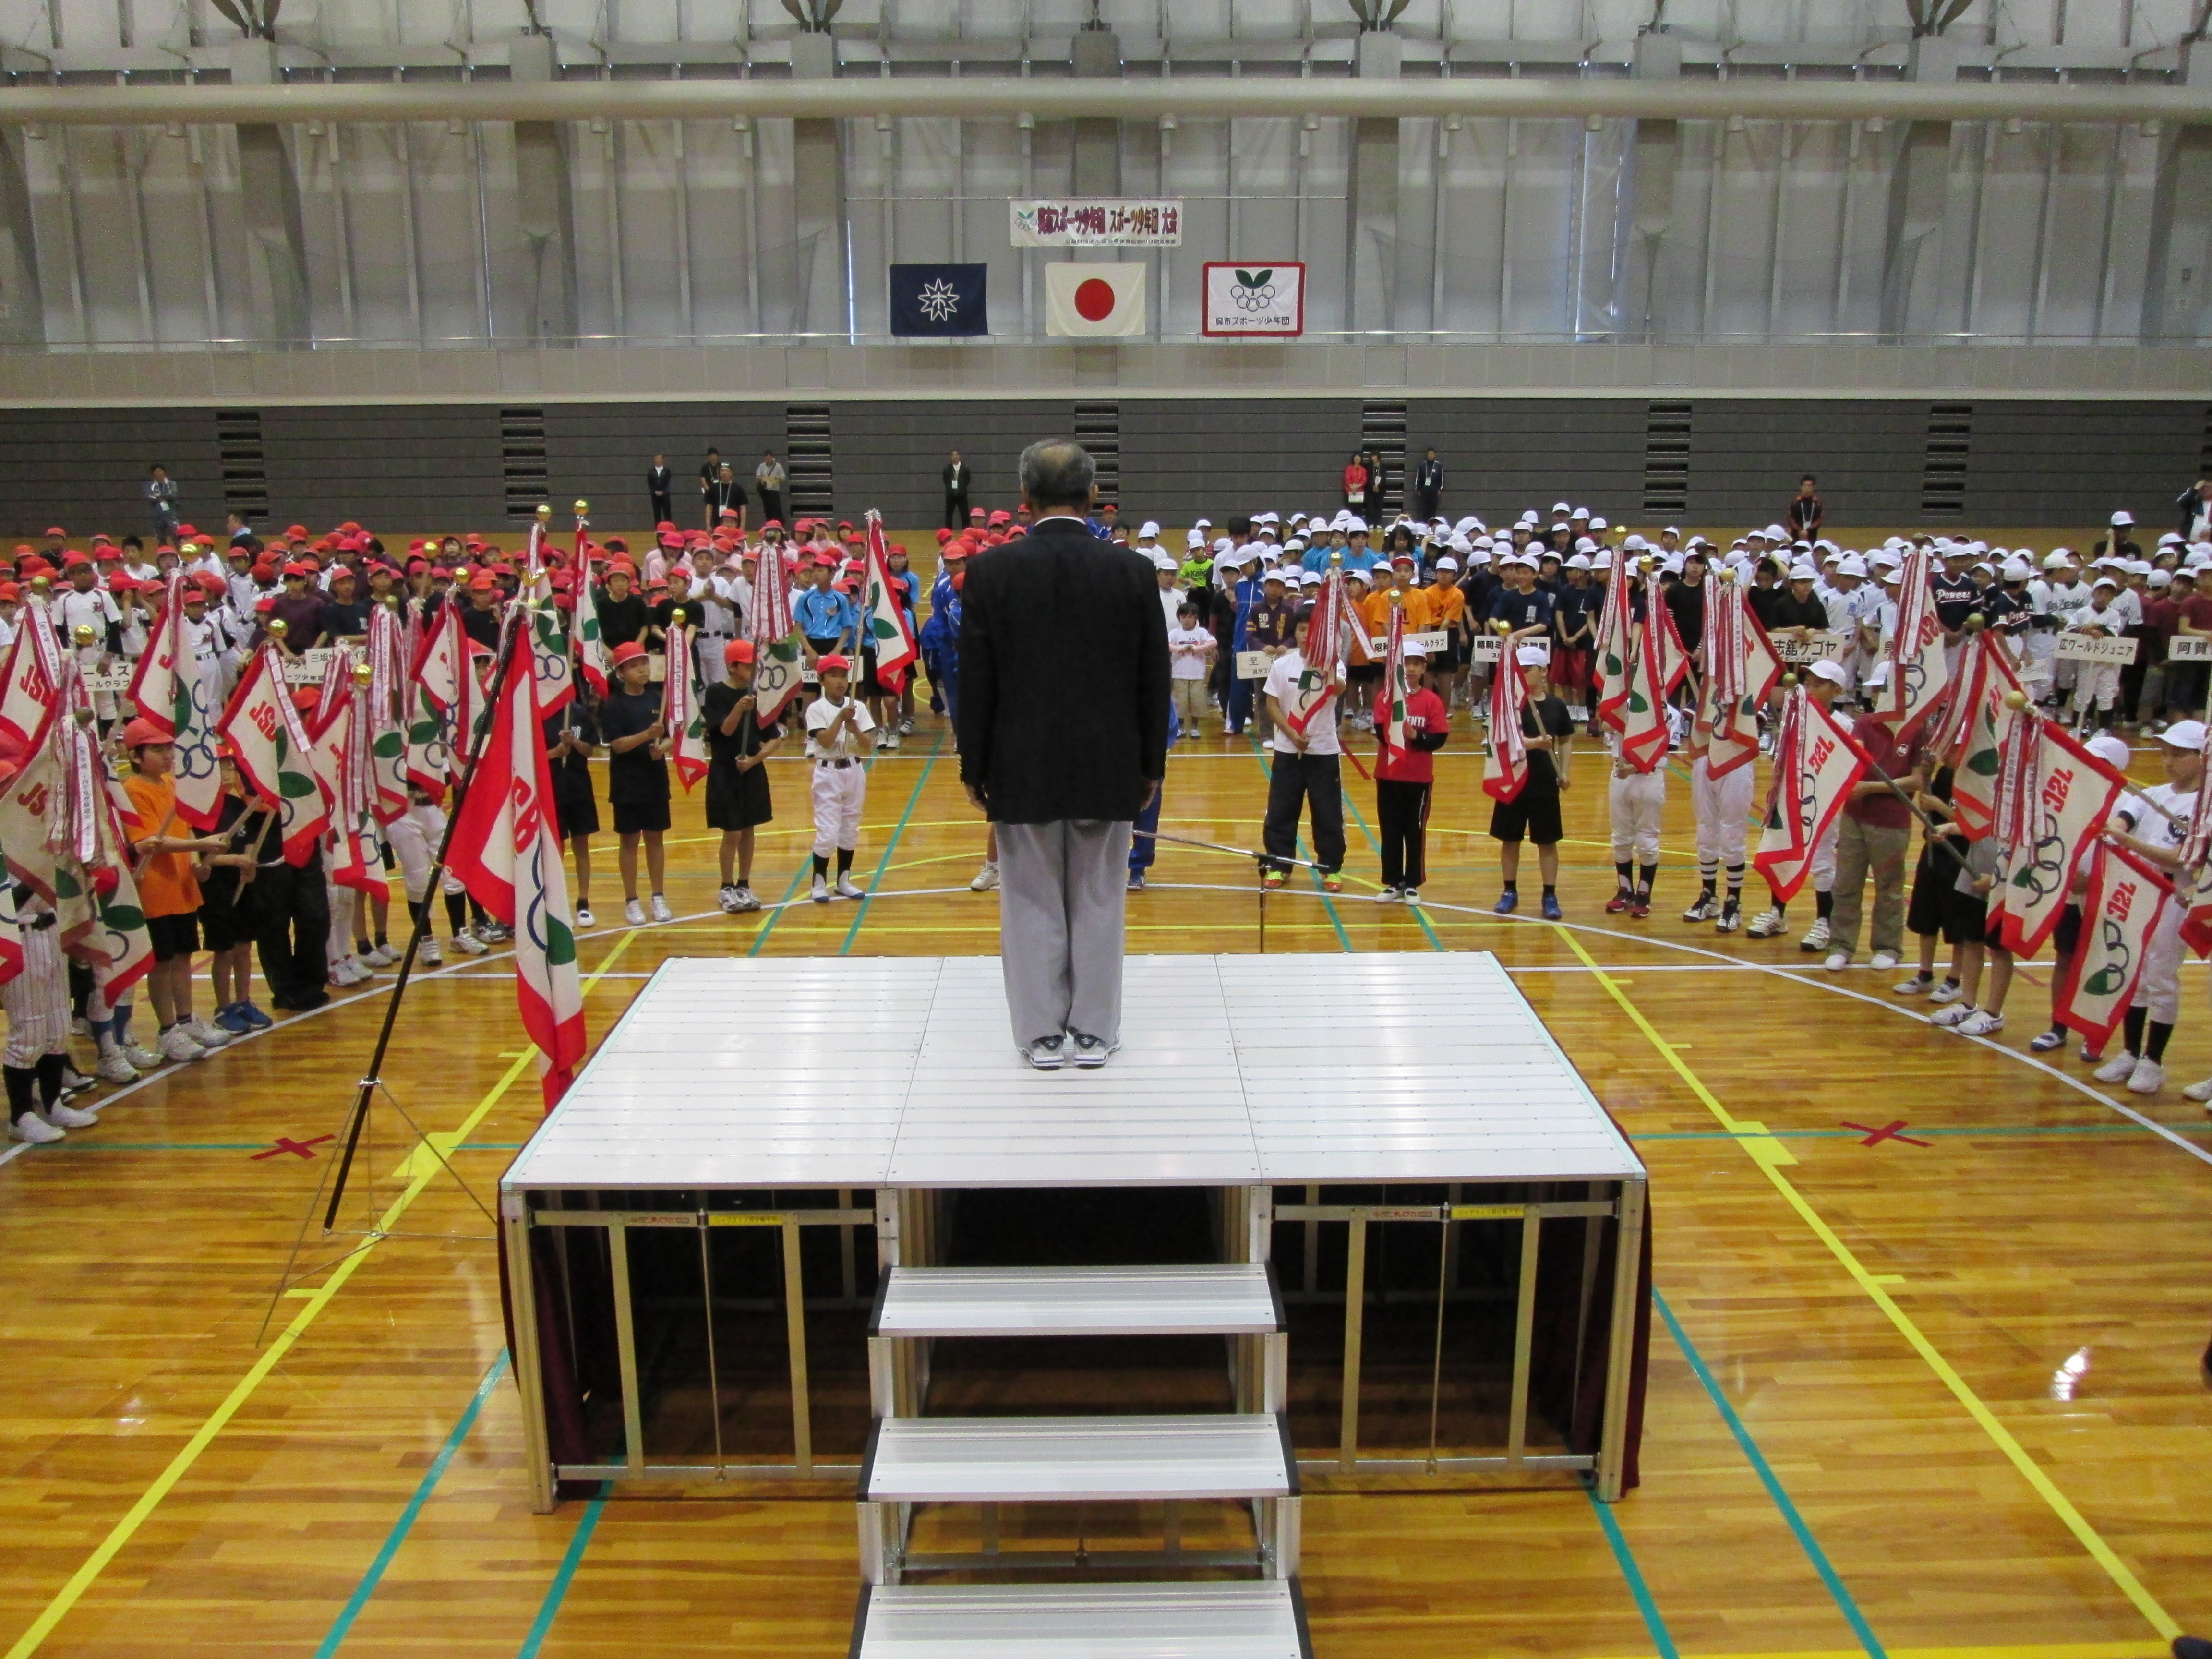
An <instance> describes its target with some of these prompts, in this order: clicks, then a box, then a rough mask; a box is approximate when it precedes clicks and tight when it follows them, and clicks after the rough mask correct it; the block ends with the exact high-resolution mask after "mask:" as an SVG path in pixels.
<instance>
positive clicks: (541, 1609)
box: [515, 1480, 613, 1659]
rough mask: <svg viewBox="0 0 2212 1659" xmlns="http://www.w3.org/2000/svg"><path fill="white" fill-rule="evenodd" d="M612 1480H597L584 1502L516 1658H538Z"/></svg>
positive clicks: (604, 1505)
mask: <svg viewBox="0 0 2212 1659" xmlns="http://www.w3.org/2000/svg"><path fill="white" fill-rule="evenodd" d="M612 1484H613V1483H612V1482H611V1481H605V1480H602V1481H601V1482H599V1495H598V1496H597V1497H596V1498H592V1501H591V1502H590V1503H588V1504H585V1505H584V1518H583V1519H582V1520H580V1521H579V1522H577V1523H576V1535H575V1536H574V1537H573V1538H571V1539H570V1540H569V1541H568V1553H566V1554H564V1555H562V1558H561V1565H560V1566H559V1568H557V1569H556V1571H555V1572H554V1574H553V1582H552V1583H550V1584H548V1585H547V1586H546V1587H545V1599H544V1601H542V1602H540V1603H539V1604H538V1616H537V1617H536V1618H535V1619H533V1620H531V1621H530V1634H529V1635H527V1636H526V1637H524V1638H522V1646H521V1648H520V1650H518V1651H517V1653H516V1655H515V1659H538V1649H540V1648H542V1647H544V1645H545V1637H546V1634H547V1632H550V1630H551V1629H552V1628H553V1620H554V1617H555V1615H556V1614H557V1613H559V1612H560V1611H561V1603H562V1601H563V1600H565V1599H566V1598H567V1596H568V1583H569V1581H570V1580H571V1579H573V1578H574V1577H575V1576H576V1569H577V1568H578V1567H579V1566H580V1565H582V1564H583V1559H584V1552H585V1550H586V1549H587V1548H589V1547H590V1546H591V1542H592V1533H593V1532H595V1531H597V1530H598V1528H599V1516H600V1515H601V1514H602V1513H604V1512H605V1509H606V1507H607V1489H608V1487H609V1486H611V1485H612Z"/></svg>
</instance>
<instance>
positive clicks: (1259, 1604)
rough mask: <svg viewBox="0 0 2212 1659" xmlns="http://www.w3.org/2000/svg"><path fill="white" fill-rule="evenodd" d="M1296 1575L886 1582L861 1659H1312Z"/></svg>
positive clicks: (865, 1610) (869, 1612)
mask: <svg viewBox="0 0 2212 1659" xmlns="http://www.w3.org/2000/svg"><path fill="white" fill-rule="evenodd" d="M1312 1653H1313V1649H1312V1646H1311V1644H1310V1643H1309V1641H1308V1639H1307V1636H1306V1619H1305V1604H1304V1600H1303V1599H1302V1598H1301V1597H1300V1595H1299V1594H1298V1587H1297V1580H1296V1579H1283V1578H1277V1579H1265V1580H1261V1581H1260V1582H1258V1583H1251V1582H1237V1583H1205V1584H944V1585H938V1584H874V1585H871V1586H869V1587H868V1588H867V1589H865V1590H863V1591H862V1592H861V1593H860V1613H859V1616H858V1617H857V1618H856V1619H855V1620H854V1626H853V1646H852V1659H1312Z"/></svg>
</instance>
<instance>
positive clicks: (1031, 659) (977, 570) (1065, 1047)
mask: <svg viewBox="0 0 2212 1659" xmlns="http://www.w3.org/2000/svg"><path fill="white" fill-rule="evenodd" d="M1095 477H1096V469H1095V468H1094V466H1093V465H1092V463H1091V457H1090V456H1089V455H1088V454H1086V453H1084V450H1083V448H1082V447H1081V446H1080V445H1079V444H1076V443H1074V442H1073V441H1071V440H1068V439H1066V438H1048V439H1046V440H1044V441H1042V442H1038V443H1034V444H1031V445H1030V447H1028V448H1027V449H1025V450H1024V451H1023V452H1022V466H1021V483H1022V501H1023V504H1024V506H1026V507H1028V508H1029V509H1030V513H1031V514H1032V515H1033V519H1032V522H1031V523H1030V530H1029V533H1028V534H1027V535H1026V536H1024V537H1020V538H1017V539H1016V540H1013V541H1011V542H1008V543H1006V544H1005V545H1003V546H1000V547H994V548H992V549H990V550H987V551H986V552H984V553H982V554H981V555H979V556H977V557H975V559H973V560H972V561H970V562H969V566H968V579H967V582H966V585H965V586H963V589H962V591H961V623H960V708H959V720H958V722H957V726H958V734H959V739H960V781H961V782H962V783H963V784H964V785H966V786H967V789H968V797H969V799H970V800H972V801H974V802H975V805H978V806H980V807H981V808H982V809H983V811H985V812H987V813H988V814H989V815H990V817H991V821H992V822H993V823H994V824H996V825H997V826H998V836H999V877H1000V885H999V952H1000V957H1002V958H1003V960H1004V963H1005V969H1006V1007H1007V1011H1008V1012H1009V1013H1010V1014H1011V1015H1012V1020H1013V1033H1014V1043H1015V1046H1016V1047H1017V1048H1018V1049H1020V1051H1021V1053H1022V1055H1023V1057H1024V1059H1025V1060H1028V1061H1029V1063H1030V1065H1032V1066H1036V1067H1037V1068H1038V1069H1039V1070H1040V1071H1056V1070H1058V1069H1059V1068H1060V1066H1064V1065H1066V1064H1067V1063H1068V1062H1069V1061H1070V1060H1073V1062H1074V1063H1075V1064H1076V1065H1078V1066H1086V1067H1087V1066H1103V1065H1104V1064H1105V1063H1106V1057H1107V1055H1109V1054H1111V1053H1113V1051H1114V1050H1115V1049H1116V1048H1120V1047H1121V965H1122V959H1123V957H1124V954H1125V951H1124V946H1123V942H1122V904H1123V901H1124V894H1125V892H1126V890H1127V881H1128V869H1129V832H1130V826H1131V824H1132V823H1133V821H1134V820H1135V818H1136V816H1137V814H1138V812H1139V811H1140V810H1141V809H1142V808H1143V807H1144V806H1145V805H1146V804H1147V803H1148V802H1150V801H1151V800H1152V797H1153V796H1154V795H1155V794H1156V793H1158V790H1159V787H1160V781H1161V779H1162V778H1164V776H1165V775H1166V773H1167V747H1168V635H1167V625H1166V623H1165V621H1164V618H1163V617H1162V616H1161V614H1160V597H1159V583H1158V578H1157V576H1156V574H1155V573H1154V571H1153V569H1152V564H1151V562H1149V561H1147V560H1146V558H1145V557H1144V556H1142V555H1140V554H1137V553H1133V552H1131V551H1129V550H1127V549H1126V548H1120V547H1115V545H1114V544H1111V543H1110V542H1105V541H1102V540H1100V539H1099V538H1097V537H1095V536H1093V535H1092V534H1091V531H1090V527H1089V526H1088V525H1087V524H1086V523H1085V514H1086V513H1088V512H1089V511H1090V510H1091V499H1092V496H1093V494H1094V493H1095V492H1094V489H1093V481H1094V479H1095Z"/></svg>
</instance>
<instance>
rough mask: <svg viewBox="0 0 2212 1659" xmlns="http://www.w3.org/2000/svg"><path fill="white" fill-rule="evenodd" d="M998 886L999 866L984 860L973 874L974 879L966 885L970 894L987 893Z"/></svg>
mask: <svg viewBox="0 0 2212 1659" xmlns="http://www.w3.org/2000/svg"><path fill="white" fill-rule="evenodd" d="M998 884H999V866H997V865H995V864H993V863H992V862H990V860H984V863H983V867H982V868H981V869H980V870H978V871H977V872H975V880H973V881H971V882H969V884H968V890H969V892H971V893H987V892H989V891H990V890H992V889H993V888H994V887H996V886H997V885H998Z"/></svg>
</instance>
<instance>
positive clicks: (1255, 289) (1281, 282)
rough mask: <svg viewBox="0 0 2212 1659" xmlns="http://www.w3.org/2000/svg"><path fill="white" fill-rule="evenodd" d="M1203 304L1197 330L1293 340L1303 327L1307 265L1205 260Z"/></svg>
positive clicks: (1235, 336)
mask: <svg viewBox="0 0 2212 1659" xmlns="http://www.w3.org/2000/svg"><path fill="white" fill-rule="evenodd" d="M1205 306H1206V311H1205V314H1204V315H1203V316H1201V317H1200V319H1199V322H1200V333H1203V334H1206V335H1209V336H1211V337H1213V338H1215V339H1246V340H1251V339H1268V338H1273V339H1279V340H1286V339H1291V338H1293V337H1296V336H1297V335H1300V334H1303V333H1304V332H1305V331H1306V268H1305V266H1304V264H1303V263H1301V262H1300V261H1298V260H1296V259H1279V260H1276V261H1274V262H1273V263H1272V264H1269V263H1267V262H1264V261H1261V260H1257V259H1247V260H1245V261H1244V262H1243V264H1237V263H1236V262H1235V261H1231V260H1225V261H1221V262H1218V263H1216V262H1213V261H1208V262H1207V264H1206V297H1205Z"/></svg>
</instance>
